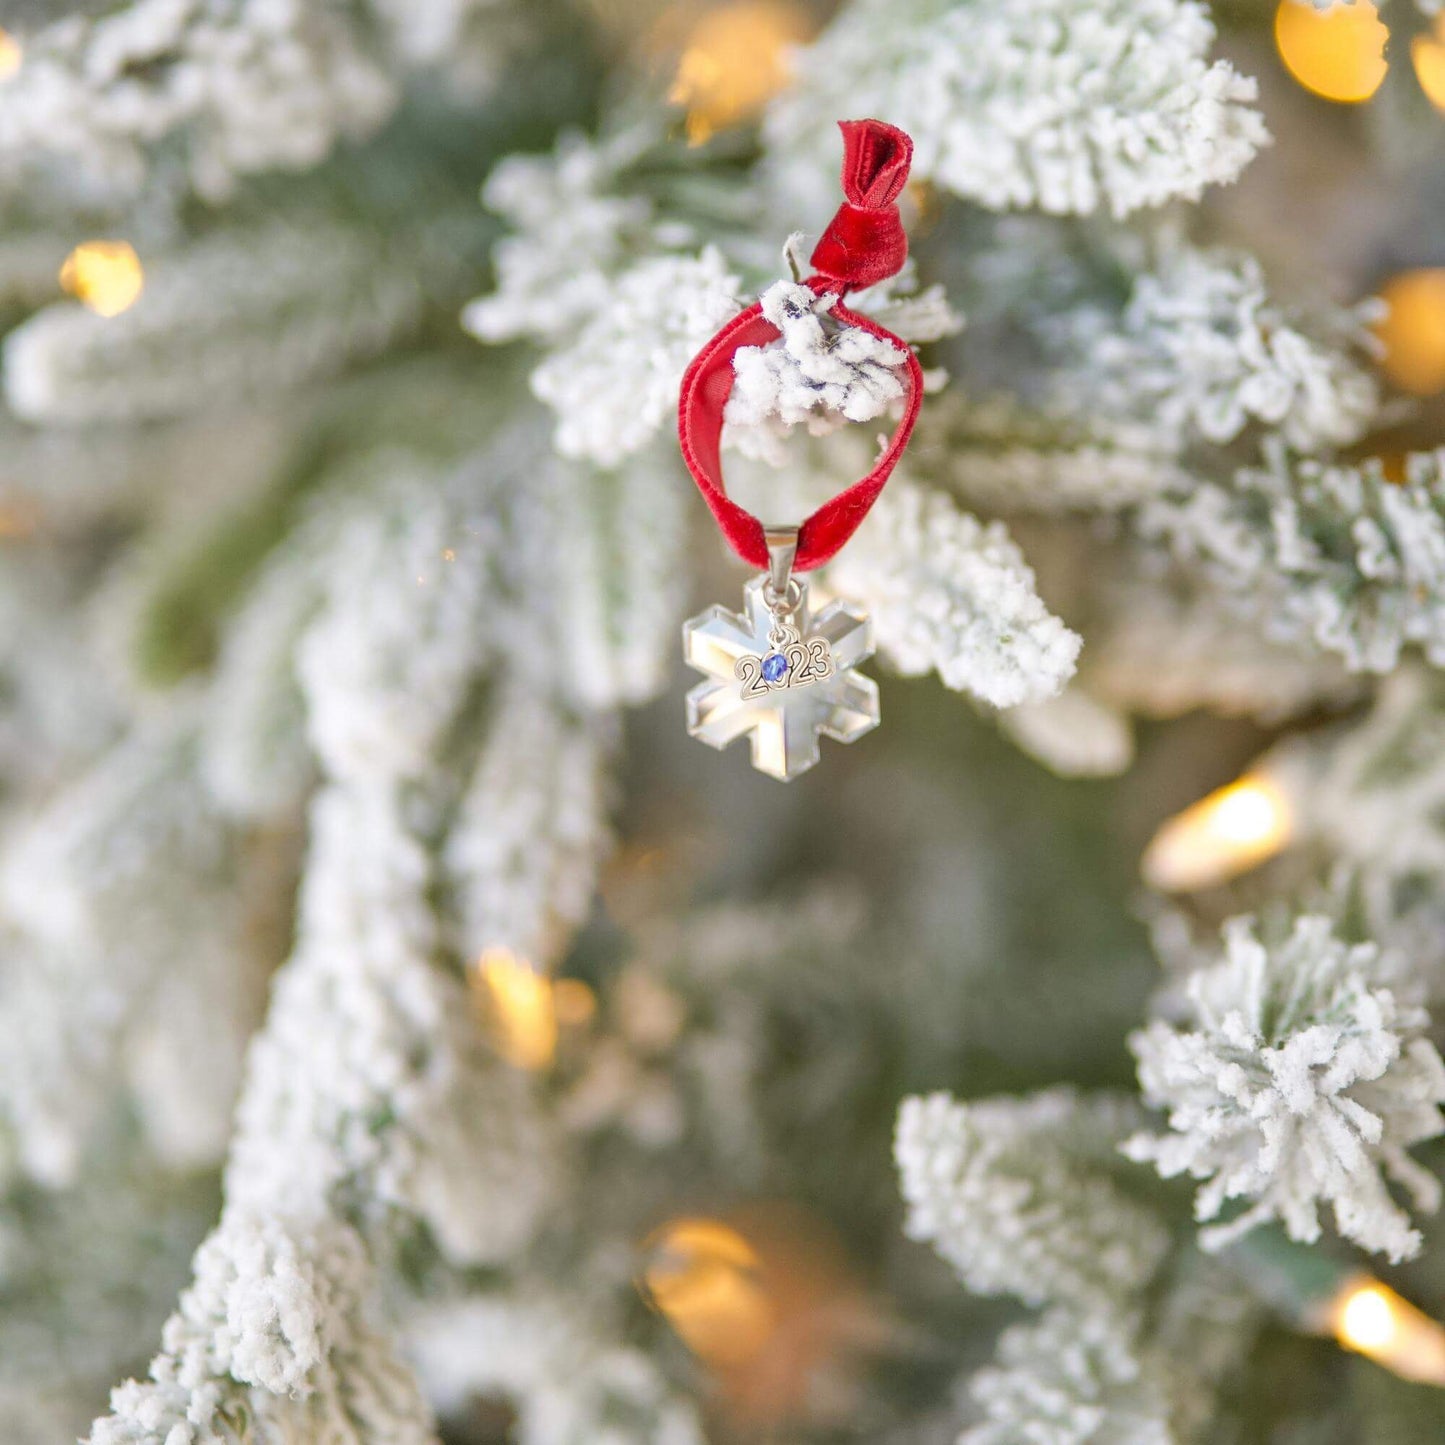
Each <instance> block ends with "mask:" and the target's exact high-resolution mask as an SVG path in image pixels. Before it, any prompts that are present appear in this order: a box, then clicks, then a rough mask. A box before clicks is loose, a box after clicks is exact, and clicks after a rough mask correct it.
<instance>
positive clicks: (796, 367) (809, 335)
mask: <svg viewBox="0 0 1445 1445" xmlns="http://www.w3.org/2000/svg"><path fill="white" fill-rule="evenodd" d="M837 302H838V297H837V296H836V295H832V294H825V295H821V296H820V295H817V294H816V293H814V292H813V291H812V290H811V289H810V288H809V287H807V286H804V285H801V284H800V283H798V282H794V281H777V282H775V283H774V284H773V285H771V286H770V287H768V289H767V290H766V291H765V292H764V293H763V296H762V308H763V316H764V317H765V318H766V319H767V320H768V321H770V322H771V323H772V324H773V325H774V326H776V327H777V328H778V330H779V331H780V332H781V333H782V334H781V336H779V337H778V338H777V340H775V341H773V342H771V343H770V344H768V345H767V346H744V347H742V348H740V349H739V350H738V351H737V352H736V353H735V355H734V356H733V373H734V376H733V389H732V391H731V393H730V394H729V396H728V401H727V407H726V408H725V410H724V412H723V420H724V421H725V422H726V423H727V426H728V434H727V440H728V444H729V445H732V446H736V447H737V448H738V450H739V451H741V452H742V453H743V454H744V455H745V456H755V457H763V458H766V459H767V460H769V461H771V462H773V463H774V464H776V465H781V464H782V462H783V461H784V456H785V454H784V452H783V450H782V447H781V441H782V439H783V438H784V437H786V436H787V435H788V433H789V432H791V431H792V429H793V428H794V427H795V426H797V425H799V424H800V423H806V424H807V428H808V432H809V435H811V436H826V435H827V434H828V433H829V432H831V431H834V430H836V429H837V428H838V427H840V426H842V425H843V424H844V423H845V422H850V421H853V422H866V421H872V420H874V419H875V418H876V417H880V416H883V415H884V414H885V413H887V412H889V411H891V410H893V409H894V408H895V407H896V406H897V405H898V404H899V403H900V402H901V401H902V400H903V396H904V392H905V390H906V375H907V372H906V364H907V359H908V358H907V353H906V352H905V351H904V350H903V349H902V348H901V347H899V346H895V345H894V344H893V343H892V342H890V341H886V340H884V339H883V338H882V337H879V336H875V335H874V334H873V333H872V332H871V331H867V330H865V329H864V328H863V327H861V326H845V325H843V324H841V323H840V322H838V321H836V320H834V318H833V316H832V315H831V313H832V310H833V308H834V306H835V305H836V304H837Z"/></svg>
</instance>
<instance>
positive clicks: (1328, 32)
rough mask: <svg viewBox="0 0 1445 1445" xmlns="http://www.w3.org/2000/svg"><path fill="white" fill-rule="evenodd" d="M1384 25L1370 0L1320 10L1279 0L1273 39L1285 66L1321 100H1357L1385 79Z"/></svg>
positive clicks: (1297, 0) (1306, 0) (1301, 0)
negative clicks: (1322, 98) (1321, 97)
mask: <svg viewBox="0 0 1445 1445" xmlns="http://www.w3.org/2000/svg"><path fill="white" fill-rule="evenodd" d="M1389 38H1390V32H1389V29H1388V28H1387V27H1386V26H1385V24H1384V23H1383V22H1382V21H1381V19H1380V15H1379V11H1377V10H1376V9H1375V7H1374V6H1373V5H1372V4H1371V3H1370V0H1351V3H1349V4H1343V5H1335V6H1332V7H1331V8H1330V9H1328V10H1319V9H1317V8H1316V7H1315V6H1314V5H1312V4H1311V3H1310V0H1280V5H1279V9H1278V10H1276V11H1275V15H1274V39H1275V44H1276V45H1277V46H1278V47H1279V55H1280V59H1281V60H1283V61H1284V64H1285V68H1286V69H1287V70H1288V71H1289V73H1290V74H1291V75H1292V76H1294V78H1295V79H1296V80H1297V81H1299V83H1300V84H1301V85H1302V86H1304V88H1305V89H1306V90H1309V91H1312V92H1313V93H1314V94H1315V95H1320V96H1323V97H1324V98H1325V99H1326V100H1333V101H1338V102H1340V103H1341V104H1350V105H1353V104H1358V103H1359V102H1360V101H1364V100H1369V98H1370V97H1371V96H1372V95H1374V93H1375V92H1376V91H1377V90H1378V89H1379V88H1380V86H1381V84H1382V83H1383V82H1384V79H1385V73H1386V71H1388V70H1389V68H1390V66H1389V62H1388V61H1387V60H1386V59H1385V44H1386V42H1387V41H1388V40H1389Z"/></svg>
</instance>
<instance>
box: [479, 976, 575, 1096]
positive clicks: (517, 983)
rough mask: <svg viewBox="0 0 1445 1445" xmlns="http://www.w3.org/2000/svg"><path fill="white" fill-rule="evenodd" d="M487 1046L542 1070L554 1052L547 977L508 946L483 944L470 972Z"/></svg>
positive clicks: (515, 1061) (552, 1009) (520, 1065)
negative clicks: (480, 953)
mask: <svg viewBox="0 0 1445 1445" xmlns="http://www.w3.org/2000/svg"><path fill="white" fill-rule="evenodd" d="M473 978H474V980H475V983H476V988H477V993H478V1001H479V1003H480V1005H481V1009H482V1016H483V1020H484V1022H485V1024H486V1026H487V1032H488V1034H489V1036H490V1037H491V1041H492V1045H493V1047H494V1048H495V1049H496V1050H497V1052H498V1053H499V1054H501V1056H502V1057H503V1058H504V1059H506V1060H507V1061H508V1062H509V1063H513V1064H516V1065H517V1067H518V1068H522V1069H545V1068H546V1067H547V1066H548V1065H549V1064H550V1063H551V1062H552V1060H553V1059H554V1058H555V1057H556V1054H557V1008H556V1002H555V1000H554V997H553V985H552V981H551V979H549V978H547V977H546V976H545V975H543V974H540V973H538V972H537V970H536V969H534V968H533V967H532V966H531V965H530V964H529V963H528V962H527V961H526V960H525V959H521V958H518V957H517V955H516V954H515V953H513V952H512V951H511V950H510V949H508V948H489V949H487V950H486V951H485V952H483V954H482V956H481V957H480V958H479V959H478V960H477V966H476V972H475V974H474V975H473Z"/></svg>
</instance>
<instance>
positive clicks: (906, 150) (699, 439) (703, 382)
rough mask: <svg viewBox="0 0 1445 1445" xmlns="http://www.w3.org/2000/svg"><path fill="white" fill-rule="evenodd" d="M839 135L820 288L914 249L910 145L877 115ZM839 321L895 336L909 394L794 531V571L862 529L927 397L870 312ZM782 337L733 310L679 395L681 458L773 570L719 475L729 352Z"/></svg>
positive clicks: (919, 377)
mask: <svg viewBox="0 0 1445 1445" xmlns="http://www.w3.org/2000/svg"><path fill="white" fill-rule="evenodd" d="M839 126H840V129H841V130H842V132H843V150H844V155H843V193H844V195H845V196H846V197H847V200H846V201H845V202H844V203H843V205H842V206H841V207H839V210H838V214H837V215H836V216H835V217H834V218H833V222H832V224H831V225H830V226H829V227H828V229H827V231H826V232H825V233H824V235H823V239H822V240H821V241H819V242H818V246H817V249H816V250H815V251H814V252H813V257H812V264H813V266H814V267H815V268H816V270H817V273H818V274H817V275H815V276H811V277H809V278H808V285H809V286H811V287H812V288H813V290H814V291H816V292H819V293H823V292H828V291H836V292H838V293H840V295H841V294H842V293H844V292H847V291H848V290H850V289H852V288H853V287H858V286H871V285H874V284H875V283H876V282H878V281H882V280H884V279H885V278H886V277H889V276H892V275H894V274H895V273H896V272H897V271H898V269H899V267H901V266H902V265H903V262H904V261H905V260H906V259H907V256H908V239H907V237H906V236H905V235H904V233H903V223H902V221H901V220H900V219H899V215H898V206H897V199H898V196H899V194H900V193H901V192H902V190H903V187H904V185H905V184H906V182H907V180H908V167H909V163H910V160H911V159H912V155H913V142H912V141H911V140H910V139H909V138H908V136H907V135H906V134H904V132H903V131H901V130H899V129H897V127H895V126H891V125H885V124H884V123H883V122H882V121H877V120H846V121H841V122H839ZM830 314H831V316H832V317H833V319H834V320H835V321H836V322H838V323H839V324H840V325H843V326H856V327H860V328H861V329H862V330H864V331H867V332H870V333H871V334H872V335H874V336H877V337H881V338H882V339H883V340H885V341H888V342H891V343H892V344H893V345H894V346H896V347H898V349H899V350H900V351H902V352H903V354H904V356H905V357H906V358H907V360H906V363H905V365H906V374H907V392H906V396H905V401H904V410H903V417H902V420H901V421H900V422H899V423H898V428H897V430H896V431H895V432H894V433H893V437H892V439H891V440H890V441H889V443H888V445H887V447H886V448H885V450H884V452H883V454H882V456H880V457H879V458H878V461H877V462H876V463H875V464H874V467H873V470H872V471H871V472H869V473H868V475H867V476H866V477H863V478H862V479H861V480H860V481H857V482H854V483H853V485H852V486H850V487H848V488H847V489H846V490H844V491H842V492H840V493H839V494H838V495H837V496H836V497H834V498H833V499H832V500H831V501H829V502H825V503H824V504H823V505H822V506H821V507H819V508H818V510H817V511H816V512H814V513H813V515H812V516H811V517H809V518H808V519H807V520H806V521H805V522H804V523H803V524H802V526H801V527H800V528H799V529H798V550H797V556H796V558H795V560H794V562H793V570H794V571H795V572H806V571H808V570H809V569H811V568H813V567H820V566H822V565H823V563H824V562H826V561H828V560H829V558H831V557H832V556H833V555H834V554H835V553H836V552H837V551H838V549H839V548H840V547H841V546H842V545H843V544H844V543H845V542H846V541H847V540H848V538H849V537H851V536H852V535H853V533H854V532H855V531H856V530H857V529H858V524H859V523H860V522H862V520H863V518H864V517H866V516H867V515H868V510H869V508H870V507H872V505H873V503H874V502H875V501H876V500H877V497H878V494H879V492H881V491H882V490H883V484H884V483H885V482H886V481H887V480H888V477H889V475H890V473H891V472H892V471H893V467H894V465H895V463H896V462H897V461H898V458H899V457H900V456H901V455H902V454H903V448H904V447H905V446H906V445H907V443H908V438H909V436H910V435H911V434H912V431H913V424H914V422H915V421H917V419H918V410H919V407H920V406H921V405H922V403H923V371H922V368H921V367H920V366H919V364H918V358H917V357H916V356H915V355H914V354H913V352H912V351H910V350H909V348H908V347H907V346H906V345H905V344H904V343H903V342H902V341H901V340H899V338H898V337H896V336H895V335H893V333H892V332H891V331H888V330H886V329H885V328H884V327H882V326H880V325H879V324H878V323H877V322H876V321H873V320H872V319H871V318H869V317H867V316H860V315H858V314H857V313H856V312H853V311H849V310H848V309H847V308H846V307H845V306H844V305H843V303H842V301H841V300H840V301H839V302H838V303H837V304H836V305H835V306H834V307H833V308H832V311H831V313H830ZM779 335H780V333H779V331H778V329H777V327H775V326H774V325H773V324H772V323H771V322H770V321H768V320H767V318H766V317H764V315H763V311H762V306H761V304H760V303H758V302H754V303H753V305H751V306H749V307H748V309H747V310H746V311H743V312H742V313H741V314H739V315H737V316H734V317H733V319H732V320H731V321H729V322H728V323H727V324H726V325H725V326H724V327H723V328H722V329H721V330H720V331H719V332H718V333H717V334H716V335H715V336H713V337H712V339H711V340H710V341H708V342H707V344H706V345H705V346H704V347H703V348H702V350H701V351H699V352H698V354H697V355H696V356H695V357H693V359H692V364H691V365H690V366H689V367H688V369H687V372H686V373H685V374H684V376H683V378H682V394H681V396H680V397H679V398H678V414H677V422H678V440H679V443H680V445H681V447H682V456H683V460H684V461H685V462H686V463H687V469H688V471H690V472H691V473H692V477H693V480H694V481H695V482H696V483H697V485H698V490H699V491H700V492H701V493H702V495H703V499H704V500H705V501H706V502H707V504H708V507H709V508H710V509H711V511H712V514H713V517H714V518H715V519H716V521H717V524H718V527H719V528H720V529H721V531H722V534H723V536H724V537H726V538H727V541H728V544H729V545H730V546H731V547H732V549H733V551H734V552H736V553H737V554H738V556H739V557H741V558H742V559H743V561H744V562H747V563H749V564H750V565H751V566H753V567H758V568H762V569H767V568H768V566H769V554H768V543H767V534H766V530H765V528H764V527H763V524H762V523H761V522H760V521H759V520H758V519H757V518H756V517H755V516H753V515H752V513H751V512H748V511H745V510H744V509H743V508H742V507H740V506H739V505H738V504H737V503H736V502H735V501H733V500H732V498H731V497H729V496H728V494H727V490H726V488H725V487H724V486H723V480H722V455H721V448H722V426H723V411H724V409H725V407H726V406H727V399H728V395H729V393H730V392H731V391H732V387H733V357H734V355H735V354H736V353H737V352H738V351H739V350H740V349H741V348H742V347H744V346H766V345H767V344H768V343H769V342H771V341H776V340H777V338H778V336H779Z"/></svg>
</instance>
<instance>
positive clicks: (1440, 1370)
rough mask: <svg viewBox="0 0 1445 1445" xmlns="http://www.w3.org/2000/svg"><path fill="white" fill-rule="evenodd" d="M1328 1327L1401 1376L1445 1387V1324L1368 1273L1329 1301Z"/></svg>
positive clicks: (1347, 1343) (1346, 1344)
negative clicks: (1417, 1307) (1433, 1318)
mask: <svg viewBox="0 0 1445 1445" xmlns="http://www.w3.org/2000/svg"><path fill="white" fill-rule="evenodd" d="M1325 1329H1326V1331H1327V1332H1328V1333H1330V1334H1333V1335H1334V1337H1335V1338H1336V1339H1337V1340H1338V1341H1339V1342H1340V1344H1342V1345H1343V1346H1344V1347H1345V1348H1346V1349H1347V1350H1354V1351H1355V1352H1356V1353H1357V1354H1361V1355H1366V1356H1368V1357H1369V1358H1370V1359H1372V1360H1374V1361H1375V1362H1376V1364H1379V1365H1383V1366H1384V1367H1385V1368H1386V1369H1387V1370H1390V1371H1393V1373H1395V1374H1396V1375H1399V1376H1400V1377H1401V1378H1402V1379H1406V1380H1414V1381H1415V1382H1416V1383H1417V1384H1422V1385H1438V1386H1445V1326H1442V1325H1441V1324H1440V1322H1439V1321H1438V1320H1432V1319H1431V1318H1430V1317H1429V1315H1427V1314H1424V1313H1423V1312H1422V1311H1420V1310H1418V1309H1416V1308H1415V1306H1414V1305H1412V1304H1411V1303H1410V1301H1409V1300H1407V1299H1404V1298H1403V1297H1402V1296H1400V1295H1398V1294H1396V1292H1395V1291H1394V1290H1392V1289H1391V1288H1390V1287H1389V1286H1388V1285H1386V1284H1382V1283H1381V1282H1380V1281H1379V1280H1377V1279H1373V1278H1371V1277H1370V1276H1369V1275H1355V1276H1353V1277H1352V1278H1351V1279H1350V1280H1349V1281H1348V1282H1347V1283H1346V1284H1345V1286H1344V1287H1343V1288H1342V1289H1341V1290H1340V1291H1339V1293H1338V1294H1337V1295H1336V1296H1335V1298H1334V1299H1333V1300H1332V1301H1331V1302H1330V1304H1329V1305H1328V1306H1327V1308H1326V1311H1325Z"/></svg>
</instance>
